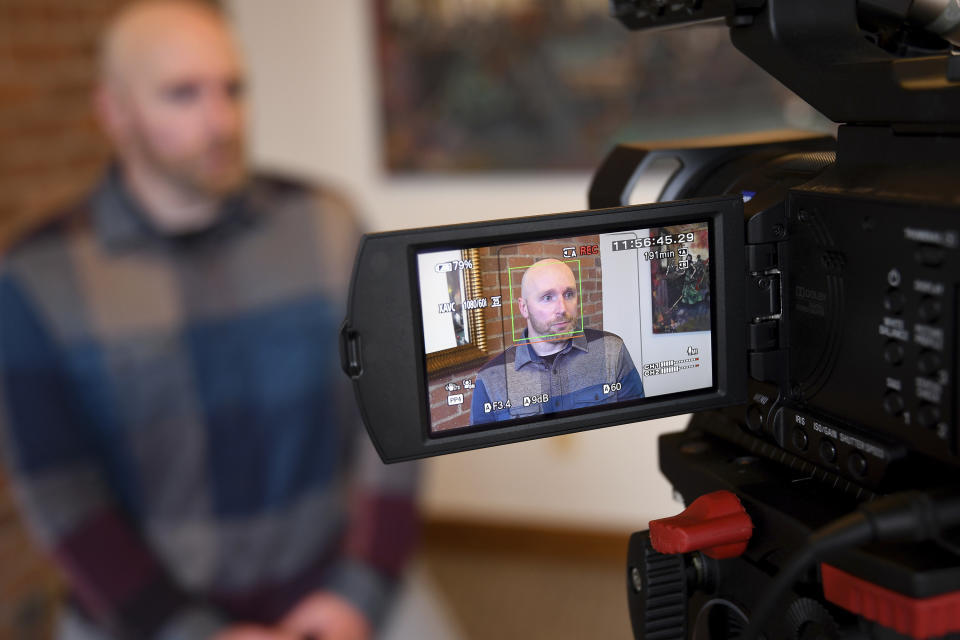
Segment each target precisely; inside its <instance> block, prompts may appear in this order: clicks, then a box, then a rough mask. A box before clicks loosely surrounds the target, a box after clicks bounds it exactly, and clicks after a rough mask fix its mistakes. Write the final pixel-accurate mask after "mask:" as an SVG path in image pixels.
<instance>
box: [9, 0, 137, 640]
mask: <svg viewBox="0 0 960 640" xmlns="http://www.w3.org/2000/svg"><path fill="white" fill-rule="evenodd" d="M123 3H124V0H82V1H81V0H2V1H0V251H2V250H3V248H4V247H5V246H7V245H8V244H9V243H10V241H11V240H12V239H13V238H14V237H15V236H16V235H17V234H19V233H22V232H23V231H24V230H26V229H28V228H30V227H32V226H34V225H36V224H39V223H40V222H41V221H42V220H43V219H44V217H45V216H47V215H49V213H50V212H52V211H55V210H56V209H57V208H58V207H60V206H62V205H64V204H65V203H67V202H69V201H71V200H73V199H75V198H76V197H78V195H79V194H81V193H83V192H84V191H85V190H86V189H87V188H88V187H89V186H90V184H91V183H92V182H93V181H94V180H95V178H96V176H97V175H98V174H99V173H100V171H101V170H102V167H103V164H104V162H105V161H106V159H107V157H108V148H107V145H106V142H105V141H104V139H103V137H102V136H101V135H100V133H99V131H98V130H97V126H96V124H95V121H94V118H93V113H92V109H91V106H90V90H91V87H92V84H93V79H94V72H95V57H96V48H97V44H96V43H97V37H98V34H99V32H100V30H101V29H102V27H103V25H104V24H105V23H106V21H107V20H108V18H109V16H110V15H111V14H112V13H113V12H114V11H115V10H116V9H117V8H118V7H119V6H120V5H122V4H123ZM59 591H60V586H59V583H58V579H57V577H56V573H55V572H54V570H53V569H52V567H51V565H50V563H49V562H48V561H47V560H46V559H45V558H43V557H42V556H41V555H40V554H39V553H37V552H36V551H35V550H34V549H33V546H32V544H31V541H30V538H29V536H28V535H27V533H26V532H25V531H24V529H23V527H22V525H21V523H20V521H19V518H18V514H17V511H16V509H15V507H14V506H13V504H12V501H11V498H10V494H9V490H8V488H7V486H6V482H5V481H4V479H3V477H2V472H0V638H3V639H6V638H11V639H21V638H23V639H27V638H29V639H31V640H34V639H38V638H48V637H50V636H51V634H52V632H51V625H52V619H53V614H54V612H55V608H56V601H57V599H58V594H59Z"/></svg>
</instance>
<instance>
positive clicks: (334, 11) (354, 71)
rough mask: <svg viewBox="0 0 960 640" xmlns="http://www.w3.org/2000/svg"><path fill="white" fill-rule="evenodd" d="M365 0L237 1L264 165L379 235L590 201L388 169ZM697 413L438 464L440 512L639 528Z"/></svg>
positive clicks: (660, 508)
mask: <svg viewBox="0 0 960 640" xmlns="http://www.w3.org/2000/svg"><path fill="white" fill-rule="evenodd" d="M370 4H371V3H369V2H366V1H349V2H344V1H343V0H284V1H283V2H266V1H264V0H229V2H228V3H227V6H228V10H229V11H230V13H231V14H232V16H233V17H234V20H235V24H236V29H237V33H238V37H239V39H240V41H241V45H242V46H243V47H244V49H245V50H246V53H247V59H248V66H249V69H250V75H251V83H252V87H251V90H252V93H251V98H252V103H253V118H252V131H251V135H252V139H251V142H252V153H253V156H254V159H255V161H256V162H257V163H258V164H259V165H261V166H267V167H271V168H276V169H281V170H286V171H288V172H291V173H293V174H296V175H300V176H304V177H307V178H311V179H315V180H321V181H324V182H326V183H328V184H333V185H335V186H338V187H340V188H341V189H343V190H344V191H345V192H346V193H347V195H348V196H349V197H351V198H352V199H353V201H354V202H356V203H357V204H358V205H359V206H360V208H361V209H362V212H363V215H364V217H365V220H366V222H367V224H368V227H369V228H370V229H371V230H376V231H379V230H386V229H396V228H405V227H417V226H425V225H436V224H448V223H455V222H466V221H474V220H484V219H492V218H504V217H511V216H517V215H530V214H536V213H547V212H554V211H572V210H578V209H584V208H586V194H587V187H588V184H589V176H588V175H586V174H573V175H571V174H566V175H546V176H489V177H454V176H449V177H419V178H409V177H408V178H402V179H396V178H390V177H389V176H387V175H385V174H384V172H383V171H382V169H381V163H380V159H379V154H378V148H377V146H378V135H379V134H378V126H379V125H378V121H377V120H378V119H377V92H376V86H375V85H376V83H375V76H374V66H373V65H374V61H375V49H374V46H373V37H372V36H373V34H372V21H371V20H370V19H369V16H368V14H367V9H368V8H369V5H370ZM685 421H686V417H679V418H672V419H667V420H658V421H654V422H650V423H645V424H643V425H630V426H622V427H615V428H612V429H602V430H599V431H594V432H590V433H582V434H575V435H572V436H564V437H561V438H553V439H550V440H542V441H536V442H529V443H523V444H517V445H510V446H506V447H496V448H493V449H487V450H484V451H477V452H470V453H462V454H455V455H451V456H446V457H442V458H436V459H433V460H430V461H429V462H428V463H427V466H426V486H425V489H424V493H423V505H424V507H425V509H426V510H427V511H428V512H430V513H435V514H442V515H463V516H469V517H490V518H508V519H515V520H522V521H535V522H540V523H563V524H569V525H573V526H595V527H601V528H617V529H624V530H629V529H639V528H644V527H645V526H646V522H647V520H649V519H650V518H651V517H656V516H659V515H667V514H670V513H671V512H674V511H676V510H677V505H676V504H675V503H673V501H672V499H671V498H670V496H671V491H670V487H669V485H668V483H667V482H666V481H665V480H664V479H663V478H662V477H661V476H660V474H659V472H658V471H657V462H656V460H657V456H656V436H657V434H658V433H660V432H663V431H668V430H679V429H682V428H683V426H684V423H685Z"/></svg>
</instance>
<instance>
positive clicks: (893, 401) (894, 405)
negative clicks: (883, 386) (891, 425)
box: [883, 391, 904, 416]
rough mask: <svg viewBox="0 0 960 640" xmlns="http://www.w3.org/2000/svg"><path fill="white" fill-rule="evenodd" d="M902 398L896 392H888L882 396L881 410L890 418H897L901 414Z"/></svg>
mask: <svg viewBox="0 0 960 640" xmlns="http://www.w3.org/2000/svg"><path fill="white" fill-rule="evenodd" d="M903 408H904V405H903V396H902V395H900V394H899V393H897V392H896V391H888V392H887V394H886V395H885V396H883V410H884V411H886V412H887V413H889V414H890V415H892V416H898V415H900V414H901V413H903Z"/></svg>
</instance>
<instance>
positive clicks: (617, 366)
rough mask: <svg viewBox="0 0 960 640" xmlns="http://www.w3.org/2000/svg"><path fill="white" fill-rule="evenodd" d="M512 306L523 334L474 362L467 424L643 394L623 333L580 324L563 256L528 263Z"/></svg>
mask: <svg viewBox="0 0 960 640" xmlns="http://www.w3.org/2000/svg"><path fill="white" fill-rule="evenodd" d="M517 309H518V310H519V312H520V315H521V316H522V317H523V318H524V319H525V320H526V328H525V329H524V330H523V339H522V341H521V342H520V344H518V345H515V346H511V347H507V349H506V350H505V351H504V352H503V353H501V354H500V355H498V356H495V357H494V358H492V359H491V360H489V361H488V362H487V363H486V364H484V365H483V367H481V368H480V371H479V372H478V373H477V380H476V388H475V389H474V391H473V399H472V401H471V406H470V423H471V424H483V423H487V422H496V421H501V420H514V419H517V418H529V417H533V416H538V415H544V414H550V413H554V412H557V411H569V410H575V409H584V408H588V407H594V406H597V405H603V404H607V403H613V402H623V401H627V400H634V399H637V398H642V397H643V381H642V380H641V378H640V374H639V373H638V372H637V369H636V367H635V366H634V364H633V360H632V359H631V357H630V353H629V352H628V351H627V348H626V346H625V345H624V344H623V340H621V339H620V338H619V337H618V336H616V335H614V334H612V333H609V332H606V331H598V330H596V329H588V328H584V327H583V326H581V325H582V323H581V321H580V288H579V285H578V282H577V278H576V276H575V275H574V274H573V271H572V270H571V269H570V267H569V266H568V265H567V264H566V263H565V262H562V261H560V260H555V259H553V258H548V259H546V260H540V261H538V262H536V263H534V264H533V265H531V266H530V267H529V268H528V269H526V270H525V271H524V274H523V279H522V280H521V281H520V297H519V298H518V299H517Z"/></svg>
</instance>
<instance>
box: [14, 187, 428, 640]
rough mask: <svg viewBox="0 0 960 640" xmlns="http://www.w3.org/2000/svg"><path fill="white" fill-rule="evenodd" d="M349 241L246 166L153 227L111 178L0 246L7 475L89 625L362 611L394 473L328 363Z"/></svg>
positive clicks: (408, 504)
mask: <svg viewBox="0 0 960 640" xmlns="http://www.w3.org/2000/svg"><path fill="white" fill-rule="evenodd" d="M358 239H359V231H358V229H357V227H356V224H355V221H354V218H353V217H352V216H351V215H350V213H349V210H348V208H347V207H346V206H344V203H343V202H342V201H340V200H339V199H337V198H336V197H334V196H333V195H331V194H330V193H326V192H311V191H309V190H307V189H304V188H303V187H301V186H299V185H295V184H291V183H286V182H282V181H279V180H273V179H266V178H256V179H253V180H251V182H250V184H249V185H248V187H247V188H246V189H245V190H244V191H243V192H242V193H240V194H238V195H236V196H235V197H233V198H231V199H230V200H229V201H227V202H226V203H225V205H224V209H223V212H222V215H221V217H220V218H219V222H218V223H217V224H215V225H214V226H213V227H212V228H210V229H208V230H206V231H204V232H201V233H196V234H191V235H187V236H176V237H169V236H165V235H163V234H161V233H158V232H157V231H155V230H154V229H153V228H152V227H151V226H150V225H149V224H148V222H147V218H146V217H145V216H144V215H143V214H142V213H141V212H140V211H139V209H138V207H137V205H136V203H135V202H134V201H133V200H132V198H131V197H130V196H129V194H127V192H126V191H125V189H124V188H123V185H122V180H121V179H120V178H119V177H118V173H117V172H116V171H112V172H110V173H109V174H108V176H107V178H106V179H105V180H104V182H103V183H102V184H101V185H100V187H99V188H98V189H97V190H96V191H95V193H94V194H93V195H92V197H90V198H89V199H88V200H86V201H84V202H83V203H81V204H80V205H79V206H78V207H76V208H75V209H73V210H72V211H70V212H67V213H66V214H65V215H63V216H61V217H59V218H58V219H57V220H56V222H55V223H53V224H50V225H48V226H47V227H45V228H44V229H42V230H41V231H40V232H38V233H35V234H32V235H31V237H29V238H28V239H27V240H25V241H24V242H21V243H20V244H18V245H17V246H16V247H15V248H14V249H12V250H11V251H10V252H9V253H8V254H7V255H6V256H5V257H4V259H3V261H2V265H0V433H2V435H3V444H4V453H5V454H6V455H5V458H6V460H7V462H8V471H9V472H10V473H11V475H12V476H13V480H14V485H15V490H16V493H17V496H18V498H19V500H20V502H21V504H22V506H23V508H24V510H25V511H26V513H27V516H28V520H29V521H30V522H31V524H32V525H33V528H34V530H35V532H36V533H37V534H38V536H39V537H40V539H41V540H42V542H43V544H44V545H45V546H46V548H48V549H49V550H50V552H51V553H52V554H53V556H54V558H55V559H56V561H57V562H58V564H59V566H60V567H61V568H62V569H63V571H64V572H65V573H66V575H67V578H68V581H69V583H70V585H71V588H72V592H73V595H74V597H75V599H76V601H77V603H78V605H79V607H80V608H81V609H82V610H83V612H84V613H85V615H86V616H87V617H89V619H90V620H92V621H94V622H95V623H96V624H97V625H98V626H100V627H101V628H102V629H104V630H105V632H106V633H108V634H110V635H111V636H113V637H130V638H152V637H156V638H174V637H176V638H205V637H207V636H208V635H209V634H211V633H212V632H213V631H215V630H216V629H218V628H220V627H221V626H222V625H224V624H226V623H228V622H229V621H231V620H243V621H255V622H264V623H269V622H272V621H275V620H276V619H277V618H278V617H280V616H282V615H283V613H284V612H285V611H286V610H287V609H288V608H289V607H290V606H291V605H293V604H294V603H295V602H296V601H297V600H298V599H299V598H300V597H302V596H303V595H305V594H307V593H309V592H310V591H313V590H317V589H332V590H334V591H336V592H339V593H340V594H341V595H343V596H344V597H346V598H347V599H349V600H351V601H352V602H354V603H355V604H356V605H357V606H358V607H359V608H360V609H361V610H363V611H364V612H366V614H367V615H368V616H369V617H370V618H371V620H373V621H376V620H377V619H378V618H379V616H380V615H381V613H382V611H383V607H384V604H385V602H386V600H387V594H388V591H389V588H390V585H391V583H392V582H393V580H394V579H395V578H396V577H397V575H398V574H399V572H400V570H401V567H402V566H403V564H404V561H405V559H406V558H407V556H408V554H409V552H410V550H411V547H412V544H413V540H414V538H415V530H416V517H415V510H414V506H413V501H412V492H413V488H414V480H413V471H412V468H411V467H409V466H406V467H405V466H402V465H401V466H395V467H390V468H387V467H384V466H383V465H382V464H381V463H380V461H379V459H377V458H376V454H375V453H373V452H372V449H371V448H370V446H369V444H367V442H366V439H365V437H364V436H363V435H362V434H358V429H360V427H359V420H358V417H357V414H356V412H355V407H354V406H353V403H354V400H353V393H352V391H351V389H350V388H349V385H348V381H347V380H346V378H345V376H343V375H342V374H341V373H340V371H339V365H338V358H337V350H336V336H337V329H338V326H339V324H340V322H341V319H342V318H343V315H344V306H345V299H346V296H345V294H346V288H347V285H348V282H349V278H350V270H351V267H352V262H353V255H354V249H355V246H356V243H357V241H358ZM360 430H362V429H360ZM358 435H360V437H359V438H358V437H357V436H358ZM358 443H360V444H358ZM351 461H354V462H351ZM108 637H109V636H108Z"/></svg>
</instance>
